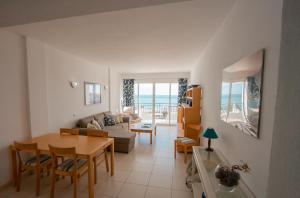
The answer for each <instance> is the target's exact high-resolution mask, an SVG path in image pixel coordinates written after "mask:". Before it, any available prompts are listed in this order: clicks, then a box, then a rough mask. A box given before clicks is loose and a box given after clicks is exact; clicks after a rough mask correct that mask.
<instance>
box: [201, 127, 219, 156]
mask: <svg viewBox="0 0 300 198" xmlns="http://www.w3.org/2000/svg"><path fill="white" fill-rule="evenodd" d="M203 137H205V138H208V147H207V148H206V150H207V151H214V150H213V149H212V148H211V147H210V144H211V139H217V138H218V134H217V133H216V131H215V129H213V128H207V129H206V130H205V132H204V134H203Z"/></svg>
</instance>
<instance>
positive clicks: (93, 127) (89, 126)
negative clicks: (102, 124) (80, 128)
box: [86, 123, 97, 129]
mask: <svg viewBox="0 0 300 198" xmlns="http://www.w3.org/2000/svg"><path fill="white" fill-rule="evenodd" d="M86 128H88V129H97V127H96V126H95V125H93V124H92V123H88V124H87V127H86Z"/></svg>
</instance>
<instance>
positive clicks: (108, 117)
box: [104, 115, 116, 126]
mask: <svg viewBox="0 0 300 198" xmlns="http://www.w3.org/2000/svg"><path fill="white" fill-rule="evenodd" d="M104 123H105V126H114V125H115V124H116V121H115V119H114V118H113V116H112V115H106V116H105V117H104Z"/></svg>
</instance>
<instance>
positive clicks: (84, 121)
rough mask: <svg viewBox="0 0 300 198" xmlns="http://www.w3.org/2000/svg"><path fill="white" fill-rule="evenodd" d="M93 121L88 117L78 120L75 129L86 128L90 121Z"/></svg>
mask: <svg viewBox="0 0 300 198" xmlns="http://www.w3.org/2000/svg"><path fill="white" fill-rule="evenodd" d="M93 119H94V116H89V117H86V118H83V119H80V120H79V121H78V123H77V127H79V128H87V124H88V123H91V122H92V120H93Z"/></svg>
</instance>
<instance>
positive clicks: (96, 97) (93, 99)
mask: <svg viewBox="0 0 300 198" xmlns="http://www.w3.org/2000/svg"><path fill="white" fill-rule="evenodd" d="M84 102H85V105H92V104H99V103H101V85H100V84H99V83H91V82H84Z"/></svg>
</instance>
